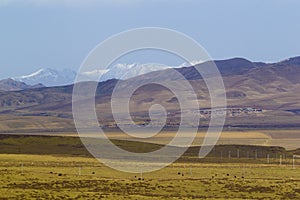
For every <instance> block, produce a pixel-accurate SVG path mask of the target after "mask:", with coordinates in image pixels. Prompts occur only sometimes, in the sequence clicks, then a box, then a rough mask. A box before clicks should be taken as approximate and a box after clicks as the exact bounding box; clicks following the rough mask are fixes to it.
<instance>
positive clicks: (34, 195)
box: [0, 132, 300, 200]
mask: <svg viewBox="0 0 300 200" xmlns="http://www.w3.org/2000/svg"><path fill="white" fill-rule="evenodd" d="M246 133H247V134H248V132H246ZM230 134H232V133H230V132H229V133H228V135H226V136H227V137H230ZM256 134H257V135H255V137H265V136H264V135H262V134H260V133H256ZM253 135H254V134H253ZM253 135H252V136H253ZM0 136H1V137H0V199H20V200H21V199H22V200H23V199H114V200H116V199H153V200H154V199H300V175H299V174H300V159H296V162H295V168H294V169H293V165H292V159H291V158H292V157H291V156H292V155H293V154H294V153H295V152H289V151H285V150H284V149H283V148H279V147H261V146H237V145H221V146H216V147H215V150H214V151H215V152H212V153H211V154H210V155H209V157H208V158H205V159H199V158H198V157H197V152H198V149H197V148H191V149H189V150H188V151H187V153H186V154H184V155H183V156H182V158H180V159H179V160H178V161H177V162H175V163H174V164H171V165H169V166H168V167H166V168H163V169H161V170H159V171H155V172H151V173H143V174H141V173H138V174H133V173H124V172H120V171H116V170H114V169H111V168H109V167H107V166H105V165H103V164H102V163H100V162H98V160H96V159H95V158H93V157H92V156H91V155H90V154H88V152H87V151H86V150H85V148H84V146H82V144H81V142H80V139H79V138H77V137H53V136H52V137H51V136H20V135H19V136H14V135H0ZM245 138H247V137H246V135H245ZM114 143H115V144H116V145H118V146H119V147H121V148H125V149H126V148H127V149H128V150H130V151H136V152H141V151H142V150H143V151H146V152H148V151H152V150H153V149H156V148H157V147H159V145H155V144H151V143H139V142H128V141H125V140H116V141H114ZM237 149H239V151H240V158H238V157H237V156H236V154H235V152H236V150H237ZM253 150H257V151H259V154H258V157H257V158H255V157H254V154H253ZM221 151H222V152H223V153H224V154H223V157H220V155H219V154H220V152H221ZM229 151H231V152H232V155H231V157H230V158H229V157H228V154H227V153H228V152H229ZM246 152H249V153H250V154H249V157H248V156H247V155H246V154H245V153H246ZM266 154H270V162H267V159H266V157H265V155H266ZM279 155H280V157H281V158H282V159H281V164H280V158H279ZM120 164H121V163H120Z"/></svg>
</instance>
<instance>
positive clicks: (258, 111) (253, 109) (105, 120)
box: [0, 57, 300, 131]
mask: <svg viewBox="0 0 300 200" xmlns="http://www.w3.org/2000/svg"><path fill="white" fill-rule="evenodd" d="M215 63H216V65H217V66H218V68H219V70H220V72H221V74H222V76H223V79H224V83H225V89H226V94H227V101H228V110H227V120H226V126H240V127H270V126H273V127H274V126H276V127H291V126H297V127H298V126H299V127H300V122H299V121H300V114H299V110H300V101H299V99H300V96H299V94H300V80H299V79H298V77H300V57H295V58H290V59H288V60H285V61H282V62H278V63H257V62H250V61H248V60H246V59H242V58H234V59H229V60H220V61H216V62H215ZM209 64H210V63H209V62H207V63H202V64H200V67H205V66H209ZM176 70H177V71H178V72H180V73H181V74H183V75H184V77H185V78H186V79H188V80H189V81H190V83H191V85H192V86H193V88H194V90H195V92H196V94H197V97H198V101H199V104H200V106H201V107H200V109H202V110H203V109H204V110H205V109H206V110H209V107H210V99H209V94H208V92H207V88H206V85H205V82H204V80H203V79H202V77H201V76H200V75H199V73H198V72H197V71H196V70H195V68H194V67H193V66H191V67H185V68H180V69H176ZM173 73H175V72H174V70H173V69H167V70H162V71H156V72H151V73H148V74H145V75H141V76H138V77H135V78H132V79H129V80H126V81H122V84H124V86H128V87H130V86H132V85H133V84H135V83H139V82H144V81H145V80H147V79H153V77H155V80H158V81H159V80H160V81H161V80H163V81H165V82H169V83H170V84H174V85H177V86H178V88H180V85H181V84H182V80H180V79H178V78H176V76H174V74H173ZM117 82H118V80H109V81H106V82H101V83H99V84H98V88H97V97H96V103H97V105H96V109H97V111H98V118H99V121H100V122H101V125H105V126H114V120H113V118H112V114H111V109H110V96H111V93H112V91H113V89H114V86H115V85H116V83H117ZM80 84H83V85H85V86H84V87H88V84H91V83H80ZM72 91H73V86H72V85H69V86H62V87H51V88H36V89H26V90H22V91H11V92H4V91H2V92H0V113H1V115H2V117H4V116H7V117H8V118H12V119H14V120H16V119H15V118H16V116H17V118H18V120H17V121H18V123H21V124H22V123H25V122H26V123H30V122H28V119H29V118H30V119H31V120H32V117H36V116H38V117H42V119H44V120H40V122H39V124H40V125H39V126H37V125H36V126H37V127H39V128H40V127H43V126H46V127H49V126H48V125H49V124H47V123H50V122H49V121H51V122H53V119H54V118H57V119H59V118H61V119H62V118H63V119H64V121H63V122H64V126H65V127H66V128H69V129H72V128H74V126H73V123H72V109H71V108H72ZM154 104H161V105H163V106H164V107H165V108H166V110H167V111H168V120H167V123H168V125H169V126H176V125H178V123H179V120H180V113H179V103H178V101H177V98H176V96H175V95H174V94H173V93H172V92H171V91H170V90H168V89H167V88H165V87H162V86H159V85H155V84H152V85H145V86H143V87H140V88H139V89H138V90H136V91H135V93H134V95H133V96H132V98H131V102H130V111H131V115H132V117H133V118H134V121H135V122H136V123H138V124H147V123H148V122H149V114H148V109H149V108H150V107H151V106H152V105H154ZM205 112H207V111H204V113H205ZM47 119H51V120H49V121H48V122H47ZM22 120H23V121H22ZM65 120H67V121H68V123H67V124H69V125H68V126H66V121H65ZM54 121H55V123H56V124H57V123H58V124H59V120H54ZM5 123H6V124H5ZM7 123H8V122H7V121H6V122H4V121H2V122H0V127H6V128H2V129H1V130H2V131H7V130H12V129H15V128H9V126H7ZM124 123H126V122H124ZM208 123H209V115H205V114H203V116H201V122H200V126H207V125H208ZM58 127H62V126H58ZM33 129H34V128H33ZM54 129H55V128H54ZM30 130H32V129H30Z"/></svg>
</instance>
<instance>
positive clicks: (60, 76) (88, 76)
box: [12, 61, 200, 87]
mask: <svg viewBox="0 0 300 200" xmlns="http://www.w3.org/2000/svg"><path fill="white" fill-rule="evenodd" d="M199 63H200V61H195V62H192V63H190V64H188V63H183V64H181V65H178V66H168V65H163V64H157V63H147V64H138V63H132V64H124V63H123V64H115V65H112V66H111V67H110V68H107V69H95V70H92V71H86V72H83V73H82V74H79V76H81V80H87V81H106V80H109V79H122V80H125V79H129V78H133V77H135V76H139V75H142V74H146V73H149V72H153V71H158V70H164V69H168V68H180V67H188V66H191V65H195V64H199ZM76 75H77V73H76V72H75V71H72V70H70V69H63V70H55V69H50V68H42V69H39V70H38V71H36V72H34V73H32V74H29V75H25V76H20V77H14V78H12V79H13V80H15V81H20V82H24V83H26V84H27V85H37V84H43V85H45V86H47V87H51V86H62V85H68V84H73V83H74V81H75V78H76ZM99 78H100V79H99Z"/></svg>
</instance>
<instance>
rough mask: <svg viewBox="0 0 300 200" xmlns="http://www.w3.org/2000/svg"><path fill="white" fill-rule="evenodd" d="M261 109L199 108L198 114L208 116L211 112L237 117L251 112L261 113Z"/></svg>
mask: <svg viewBox="0 0 300 200" xmlns="http://www.w3.org/2000/svg"><path fill="white" fill-rule="evenodd" d="M262 112H263V109H260V108H251V107H247V108H217V109H200V110H199V114H200V117H202V118H207V117H210V116H211V115H212V114H214V115H224V113H225V114H226V116H229V117H239V116H247V115H251V114H259V113H262Z"/></svg>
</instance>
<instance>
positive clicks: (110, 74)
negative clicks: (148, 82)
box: [82, 61, 201, 81]
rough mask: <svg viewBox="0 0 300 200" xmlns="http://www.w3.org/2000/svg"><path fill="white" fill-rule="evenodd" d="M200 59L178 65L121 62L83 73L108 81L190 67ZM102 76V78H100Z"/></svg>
mask: <svg viewBox="0 0 300 200" xmlns="http://www.w3.org/2000/svg"><path fill="white" fill-rule="evenodd" d="M199 63H201V62H200V61H195V62H192V63H190V64H188V63H183V64H181V65H178V66H168V65H163V64H157V63H147V64H139V63H131V64H126V63H119V64H116V65H113V66H112V67H110V68H108V69H104V70H93V71H89V72H84V73H83V74H82V75H83V76H85V77H86V78H87V80H94V81H96V80H100V81H106V80H109V79H122V80H125V79H129V78H133V77H135V76H139V75H142V74H146V73H149V72H153V71H158V70H164V69H169V68H181V67H188V66H191V65H195V64H199ZM99 77H100V79H99Z"/></svg>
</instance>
